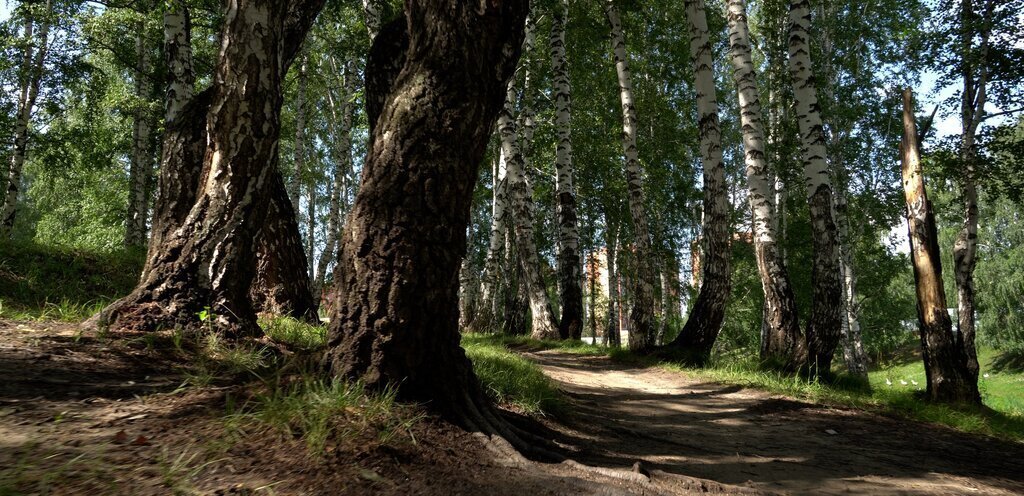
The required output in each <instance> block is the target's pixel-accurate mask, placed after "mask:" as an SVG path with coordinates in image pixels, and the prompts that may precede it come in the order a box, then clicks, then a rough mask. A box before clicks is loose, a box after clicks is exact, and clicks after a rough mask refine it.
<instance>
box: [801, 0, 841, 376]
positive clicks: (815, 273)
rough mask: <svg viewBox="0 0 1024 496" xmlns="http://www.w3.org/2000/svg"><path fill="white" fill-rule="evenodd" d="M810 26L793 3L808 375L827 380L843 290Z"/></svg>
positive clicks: (804, 6)
mask: <svg viewBox="0 0 1024 496" xmlns="http://www.w3.org/2000/svg"><path fill="white" fill-rule="evenodd" d="M810 23H811V11H810V7H809V3H808V0H792V2H791V3H790V8H789V71H790V75H791V77H792V80H793V93H794V99H795V101H796V113H797V115H796V118H797V121H798V124H799V128H800V141H801V145H800V148H801V152H802V154H803V163H804V181H805V184H806V187H807V202H808V204H809V205H810V211H811V232H812V238H813V244H814V262H813V267H812V269H811V271H812V272H811V284H812V286H813V293H812V302H811V315H810V319H809V320H808V323H807V367H808V369H809V372H810V373H812V374H817V375H829V374H830V373H831V367H832V358H833V355H834V354H835V350H836V346H837V345H838V344H839V339H840V337H841V335H842V330H841V327H842V318H843V316H842V309H843V301H842V298H843V286H842V278H841V274H840V269H839V239H838V238H839V235H838V232H837V229H836V223H835V218H834V217H833V214H832V182H831V180H830V178H829V173H828V166H827V164H826V163H825V154H826V151H825V136H824V131H823V128H822V124H821V111H820V109H819V107H818V96H817V91H816V89H815V83H814V76H813V72H812V66H811V45H810Z"/></svg>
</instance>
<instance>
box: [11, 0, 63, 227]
mask: <svg viewBox="0 0 1024 496" xmlns="http://www.w3.org/2000/svg"><path fill="white" fill-rule="evenodd" d="M51 14H52V9H51V0H46V2H45V3H44V4H43V6H42V9H36V8H30V9H28V10H27V12H26V13H25V21H24V31H23V37H24V40H25V48H24V49H23V50H22V54H21V66H20V68H19V74H18V107H17V110H16V111H17V116H16V118H15V122H14V140H13V141H14V150H13V151H12V153H11V162H10V164H9V166H8V169H7V191H6V192H5V194H4V200H3V205H2V207H0V239H3V238H7V237H9V236H10V235H11V230H12V229H13V228H14V217H15V215H16V214H17V212H18V210H17V209H18V192H19V191H20V190H21V172H22V169H23V168H24V166H25V159H26V157H27V156H28V138H29V132H30V130H31V124H32V112H33V109H34V108H35V106H36V99H37V98H38V97H39V85H40V82H41V81H42V78H43V71H44V70H45V67H46V65H45V64H46V53H47V50H48V49H49V47H48V45H47V43H48V42H49V36H50V19H49V17H50V15H51Z"/></svg>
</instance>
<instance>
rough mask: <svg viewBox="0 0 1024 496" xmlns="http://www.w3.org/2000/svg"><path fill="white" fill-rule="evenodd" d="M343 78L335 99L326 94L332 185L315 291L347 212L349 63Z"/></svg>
mask: <svg viewBox="0 0 1024 496" xmlns="http://www.w3.org/2000/svg"><path fill="white" fill-rule="evenodd" d="M331 69H332V70H333V71H334V72H335V73H337V72H338V66H337V63H336V61H335V60H334V58H333V57H331ZM343 78H344V81H343V83H342V92H341V95H340V97H339V98H338V99H335V98H334V94H333V92H332V91H331V90H330V89H328V90H327V103H328V105H329V107H330V111H331V119H330V120H329V122H328V125H329V126H330V129H331V135H332V136H334V146H333V147H332V150H333V152H334V183H333V185H332V187H331V199H330V207H329V208H330V210H329V213H328V216H327V240H326V243H325V245H324V251H323V253H321V254H320V260H319V261H318V262H317V265H316V277H315V278H314V279H313V280H314V282H315V285H314V288H316V289H318V290H319V289H320V288H323V285H324V281H325V280H326V277H327V266H328V265H329V264H330V263H331V261H333V260H334V258H335V257H336V255H337V247H338V240H339V239H340V238H341V227H342V226H343V225H344V222H343V218H344V216H345V212H346V211H347V210H348V198H349V175H350V174H351V173H352V114H353V111H354V110H355V109H354V106H353V105H352V101H351V100H352V95H354V94H355V90H356V74H355V67H354V66H353V64H352V62H349V63H348V64H346V66H345V70H344V74H343Z"/></svg>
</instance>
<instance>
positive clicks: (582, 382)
mask: <svg viewBox="0 0 1024 496" xmlns="http://www.w3.org/2000/svg"><path fill="white" fill-rule="evenodd" d="M527 356H528V357H529V358H531V359H533V360H535V361H536V362H537V363H539V364H540V365H541V367H542V368H543V369H544V371H545V373H547V374H548V375H549V376H551V377H552V378H554V379H555V380H557V381H558V383H559V385H560V387H561V388H562V389H563V390H564V391H565V392H566V393H567V394H568V395H569V396H570V397H571V398H572V401H573V404H574V408H573V409H572V411H573V414H572V416H571V418H570V419H569V420H568V421H566V422H565V425H564V426H562V425H552V427H553V428H554V429H556V430H560V431H562V432H563V434H564V435H566V436H567V437H568V438H569V439H571V444H574V445H576V446H577V447H578V448H580V449H581V451H580V454H579V456H578V458H579V461H581V462H584V463H589V464H594V465H604V466H627V467H628V466H630V465H632V464H633V463H634V462H635V461H637V460H642V461H643V462H644V464H645V465H646V466H648V467H652V468H656V469H660V470H663V471H665V472H668V473H674V474H681V475H687V476H692V477H699V478H704V479H711V480H714V481H718V482H721V483H724V484H735V485H742V486H747V487H751V488H756V489H759V490H764V491H773V492H780V493H788V494H872V495H897V494H979V495H980V494H984V495H1003V494H1024V467H1022V465H1020V463H1021V460H1024V445H1020V444H1014V443H1009V442H1002V441H998V440H994V439H989V438H984V437H978V436H970V435H966V434H962V433H958V432H955V431H952V430H950V429H945V428H940V427H934V426H929V425H926V424H921V423H916V422H908V421H897V420H893V419H889V418H885V417H881V416H878V415H874V414H870V413H865V412H862V411H858V410H842V409H836V408H829V407H823V406H819V405H813V404H808V403H803V402H799V401H793V400H791V399H786V398H782V397H779V396H773V395H770V394H768V393H764V392H761V391H756V390H752V389H745V388H741V387H739V386H728V385H723V384H718V383H710V382H703V381H700V380H696V379H693V378H691V377H687V376H685V375H683V374H676V373H670V372H666V371H662V370H657V369H645V368H636V367H631V366H628V365H621V364H616V363H613V362H611V361H610V360H609V359H608V358H606V357H584V356H578V355H568V354H563V353H559V352H555V351H544V352H538V353H529V354H527ZM655 479H656V477H655Z"/></svg>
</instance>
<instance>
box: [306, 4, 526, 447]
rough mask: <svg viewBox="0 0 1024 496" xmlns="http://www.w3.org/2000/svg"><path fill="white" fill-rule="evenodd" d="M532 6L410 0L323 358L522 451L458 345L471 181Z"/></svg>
mask: <svg viewBox="0 0 1024 496" xmlns="http://www.w3.org/2000/svg"><path fill="white" fill-rule="evenodd" d="M527 10H528V8H527V2H526V1H523V0H518V1H517V0H510V1H505V2H492V3H486V4H472V5H471V4H469V3H464V2H457V3H448V2H439V1H430V0H409V1H407V2H406V17H407V20H408V27H409V50H408V52H407V57H406V60H405V63H404V66H403V67H402V70H401V71H400V73H399V75H398V77H397V78H396V79H395V80H394V86H393V88H391V89H390V90H389V91H388V92H387V94H388V96H387V97H386V99H385V104H384V106H383V109H382V112H381V113H380V118H379V120H378V121H377V123H376V125H375V127H374V131H373V134H372V138H371V140H372V145H371V146H370V151H369V155H368V157H367V161H366V165H365V168H364V171H363V177H362V184H361V187H360V189H359V193H358V195H357V196H356V201H355V205H354V208H353V210H352V213H351V214H350V217H349V221H348V229H347V231H348V232H350V233H351V234H350V235H347V236H345V239H344V241H343V242H342V247H341V252H340V255H339V262H338V269H337V270H336V274H337V275H338V284H339V285H340V287H339V291H338V300H337V303H338V304H337V305H336V307H335V310H334V312H333V314H332V318H331V326H330V331H329V341H328V347H329V351H328V354H327V356H326V363H327V365H328V366H329V367H330V369H331V371H332V372H333V373H334V374H335V375H338V376H345V377H351V378H358V379H360V380H362V381H363V382H364V383H365V384H366V385H368V386H370V387H376V388H383V387H387V386H390V385H398V388H399V395H400V396H401V397H402V398H405V399H410V400H415V401H425V402H427V404H428V405H429V406H430V407H431V408H433V409H434V410H435V411H437V412H439V413H440V414H441V415H443V416H444V417H445V418H447V419H449V420H451V421H453V422H455V423H457V424H459V425H461V426H463V427H465V428H467V429H470V430H474V431H480V432H484V433H487V434H502V435H504V436H506V438H507V439H509V441H511V442H512V443H513V444H514V445H517V447H521V448H523V449H526V448H529V446H528V445H527V444H526V443H525V442H523V441H522V440H521V438H518V437H516V435H515V432H513V431H512V430H511V429H510V428H509V427H508V426H507V424H505V423H504V422H503V421H501V420H500V419H498V418H497V417H496V415H495V413H494V411H493V410H492V408H491V407H490V405H489V402H488V400H487V399H486V397H485V395H484V392H483V390H482V388H481V387H480V385H479V383H478V382H477V379H476V377H475V375H474V374H473V371H472V366H471V364H470V362H469V360H468V359H467V358H466V356H465V353H464V352H463V350H462V349H461V348H460V347H459V332H458V273H459V265H460V261H461V259H462V257H463V255H464V254H465V251H466V226H467V225H468V222H469V214H470V206H471V203H472V202H471V199H472V193H473V186H474V185H475V183H476V179H477V174H478V169H479V164H480V161H481V160H482V159H483V155H484V151H485V148H486V145H487V139H488V136H489V134H490V130H491V129H492V128H493V125H494V122H495V119H496V118H497V115H498V112H499V110H500V109H501V108H502V104H503V102H504V100H505V93H506V88H507V83H508V80H509V78H510V77H511V76H512V73H513V71H514V70H515V66H516V62H517V60H518V58H519V52H520V48H521V43H522V40H523V22H524V20H525V18H526V14H527ZM380 89H381V88H377V90H380ZM374 97H375V95H372V94H371V95H368V100H370V99H373V98H374ZM409 192H415V194H410V193H409Z"/></svg>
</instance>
